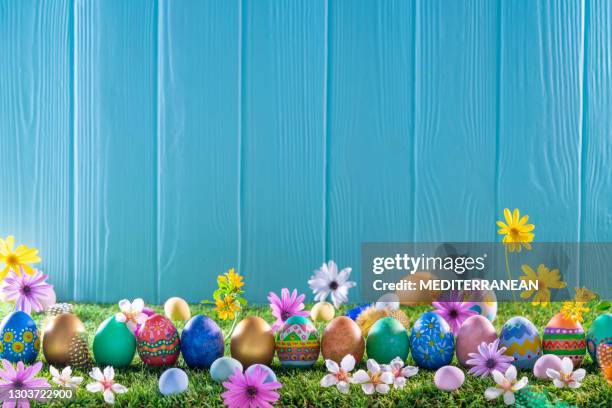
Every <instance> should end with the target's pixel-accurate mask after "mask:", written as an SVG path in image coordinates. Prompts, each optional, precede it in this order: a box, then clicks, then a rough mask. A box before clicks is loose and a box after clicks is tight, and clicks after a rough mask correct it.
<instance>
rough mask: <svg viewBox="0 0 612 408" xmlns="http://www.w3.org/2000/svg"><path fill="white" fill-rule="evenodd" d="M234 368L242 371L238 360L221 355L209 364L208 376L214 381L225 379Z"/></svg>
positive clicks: (232, 372)
mask: <svg viewBox="0 0 612 408" xmlns="http://www.w3.org/2000/svg"><path fill="white" fill-rule="evenodd" d="M236 369H238V370H240V372H242V364H241V363H240V361H238V360H236V359H234V358H231V357H221V358H218V359H216V360H215V361H214V362H213V363H212V365H211V366H210V377H211V378H212V379H213V380H215V381H219V382H222V381H225V380H227V379H228V378H229V376H230V375H232V374H234V371H236Z"/></svg>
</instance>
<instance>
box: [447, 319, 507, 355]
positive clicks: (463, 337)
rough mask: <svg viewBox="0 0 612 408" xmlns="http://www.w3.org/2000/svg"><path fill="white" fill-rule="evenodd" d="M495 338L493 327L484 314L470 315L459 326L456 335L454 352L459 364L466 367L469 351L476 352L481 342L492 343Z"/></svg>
mask: <svg viewBox="0 0 612 408" xmlns="http://www.w3.org/2000/svg"><path fill="white" fill-rule="evenodd" d="M496 339H497V334H496V333H495V327H493V324H491V321H489V319H487V318H486V317H484V316H480V315H475V316H470V317H469V318H468V319H467V320H466V321H465V322H463V324H462V325H461V327H460V328H459V332H458V333H457V337H456V346H455V352H456V355H457V360H459V364H461V365H462V366H464V367H467V366H468V364H467V360H469V359H470V358H471V357H470V356H469V353H478V346H480V344H481V343H482V342H485V343H487V344H488V343H492V342H494V341H495V340H496Z"/></svg>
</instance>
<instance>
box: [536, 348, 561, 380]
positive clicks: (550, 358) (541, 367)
mask: <svg viewBox="0 0 612 408" xmlns="http://www.w3.org/2000/svg"><path fill="white" fill-rule="evenodd" d="M549 368H551V369H553V370H556V371H561V359H560V358H559V356H557V355H555V354H544V355H543V356H542V357H540V358H538V360H537V361H536V362H535V364H534V365H533V375H535V376H536V377H538V378H541V379H543V380H548V379H549V378H548V375H547V374H546V370H548V369H549Z"/></svg>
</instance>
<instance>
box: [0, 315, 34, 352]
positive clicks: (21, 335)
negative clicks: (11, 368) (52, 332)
mask: <svg viewBox="0 0 612 408" xmlns="http://www.w3.org/2000/svg"><path fill="white" fill-rule="evenodd" d="M0 334H1V335H2V342H1V343H0V353H1V354H0V355H1V356H2V358H4V359H7V360H9V361H11V362H13V363H15V362H17V361H23V362H24V363H31V362H33V361H34V360H36V357H37V356H38V351H39V350H40V339H39V338H38V330H37V329H36V323H34V320H33V319H32V318H31V317H30V315H29V314H27V313H25V312H22V311H16V312H13V313H11V314H9V315H7V316H6V317H5V318H4V319H3V320H2V323H0Z"/></svg>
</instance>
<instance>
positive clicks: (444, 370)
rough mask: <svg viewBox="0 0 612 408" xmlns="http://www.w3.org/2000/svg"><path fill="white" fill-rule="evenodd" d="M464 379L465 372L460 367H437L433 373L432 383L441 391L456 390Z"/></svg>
mask: <svg viewBox="0 0 612 408" xmlns="http://www.w3.org/2000/svg"><path fill="white" fill-rule="evenodd" d="M464 381H465V374H463V371H461V369H459V368H457V367H454V366H449V365H447V366H444V367H441V368H439V369H438V370H437V371H436V374H435V375H434V384H435V385H436V387H437V388H438V389H439V390H442V391H455V390H458V389H459V388H460V387H461V386H462V385H463V382H464Z"/></svg>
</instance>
